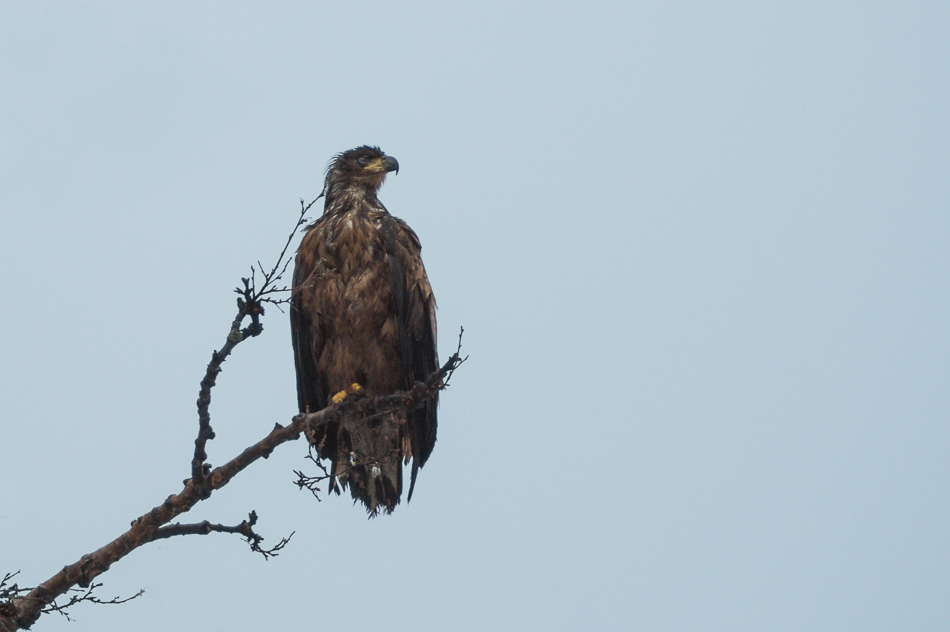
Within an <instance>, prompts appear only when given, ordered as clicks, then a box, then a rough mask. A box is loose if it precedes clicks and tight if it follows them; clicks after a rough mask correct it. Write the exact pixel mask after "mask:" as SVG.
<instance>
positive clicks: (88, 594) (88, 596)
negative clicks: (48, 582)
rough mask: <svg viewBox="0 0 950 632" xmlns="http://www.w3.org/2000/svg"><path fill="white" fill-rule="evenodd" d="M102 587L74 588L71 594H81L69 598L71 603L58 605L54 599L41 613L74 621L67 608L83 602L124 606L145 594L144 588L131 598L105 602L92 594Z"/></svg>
mask: <svg viewBox="0 0 950 632" xmlns="http://www.w3.org/2000/svg"><path fill="white" fill-rule="evenodd" d="M101 587H102V584H91V585H90V586H89V587H88V588H86V589H82V588H72V589H70V592H76V593H80V594H76V595H72V596H70V597H69V601H68V602H66V603H64V604H62V605H59V604H57V603H56V600H55V599H54V600H53V601H51V602H50V603H49V604H47V605H46V606H45V607H44V608H43V609H42V610H40V612H41V613H42V614H49V613H51V612H58V613H59V614H61V615H63V616H64V617H66V620H67V621H72V620H73V619H72V618H71V617H70V616H69V614H68V613H67V612H66V609H67V608H71V607H72V606H75V605H76V604H77V603H81V602H83V601H85V602H88V603H94V604H99V605H100V606H116V605H119V604H123V603H127V602H129V601H132V600H133V599H135V598H137V597H141V596H142V595H144V594H145V589H144V588H143V589H141V590H139V591H138V592H137V593H135V594H134V595H132V596H131V597H126V598H125V599H122V598H119V597H113V598H112V599H109V600H108V601H103V600H101V599H99V598H98V597H96V596H95V595H93V594H92V591H94V590H95V589H97V588H101Z"/></svg>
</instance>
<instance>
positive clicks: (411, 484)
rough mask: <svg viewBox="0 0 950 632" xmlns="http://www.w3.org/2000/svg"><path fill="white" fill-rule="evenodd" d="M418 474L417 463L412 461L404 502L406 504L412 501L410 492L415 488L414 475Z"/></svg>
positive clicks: (415, 460) (414, 460)
mask: <svg viewBox="0 0 950 632" xmlns="http://www.w3.org/2000/svg"><path fill="white" fill-rule="evenodd" d="M418 473H419V462H418V460H417V459H415V458H413V459H412V475H411V476H410V478H409V494H408V495H407V496H406V502H407V503H408V502H409V501H410V500H412V490H414V489H415V488H416V474H418Z"/></svg>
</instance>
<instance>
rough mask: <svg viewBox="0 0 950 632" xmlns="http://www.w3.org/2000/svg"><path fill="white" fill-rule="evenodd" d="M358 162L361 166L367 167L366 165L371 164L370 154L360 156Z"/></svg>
mask: <svg viewBox="0 0 950 632" xmlns="http://www.w3.org/2000/svg"><path fill="white" fill-rule="evenodd" d="M357 162H359V163H360V166H361V167H365V166H366V165H368V164H369V156H360V158H359V160H358V161H357Z"/></svg>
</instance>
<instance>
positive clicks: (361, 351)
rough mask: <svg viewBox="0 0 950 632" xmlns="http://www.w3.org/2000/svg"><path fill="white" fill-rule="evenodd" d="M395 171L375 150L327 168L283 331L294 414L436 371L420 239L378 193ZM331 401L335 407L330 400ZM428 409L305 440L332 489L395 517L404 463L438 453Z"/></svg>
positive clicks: (432, 411)
mask: <svg viewBox="0 0 950 632" xmlns="http://www.w3.org/2000/svg"><path fill="white" fill-rule="evenodd" d="M398 169H399V164H398V163H397V162H396V160H395V159H394V158H392V157H389V156H386V155H385V154H384V153H383V152H382V151H380V150H379V148H377V147H365V146H364V147H357V148H356V149H351V150H349V151H346V152H343V153H342V154H339V155H338V156H336V157H335V158H334V159H333V160H332V161H331V163H330V166H329V167H328V168H327V174H326V183H325V185H324V189H323V193H324V196H325V198H326V202H325V205H324V211H323V216H322V217H320V219H318V220H317V221H316V222H314V223H313V224H312V225H311V226H310V227H309V228H308V229H307V232H306V234H305V235H304V238H303V241H302V242H301V243H300V248H299V249H298V251H297V260H296V267H295V269H294V282H293V293H292V298H291V307H290V324H291V332H292V334H293V343H294V358H295V361H296V365H297V399H298V403H299V406H300V411H301V412H316V411H318V410H320V409H322V408H324V407H325V406H327V404H328V403H330V402H331V400H332V399H333V398H334V395H337V394H340V393H341V392H345V393H346V394H353V393H355V392H356V391H357V390H358V389H357V387H355V386H354V385H359V387H358V388H361V389H362V394H365V395H366V396H368V397H376V396H379V395H388V394H390V393H393V392H395V391H399V390H405V389H408V388H411V387H412V385H413V384H414V383H415V382H416V381H421V380H423V379H424V378H425V377H426V376H427V375H428V374H429V373H431V372H432V371H434V370H435V369H436V368H437V367H438V357H437V355H436V324H435V298H434V297H433V295H432V288H431V287H430V285H429V280H428V278H427V277H426V271H425V267H424V266H423V265H422V258H421V256H420V250H421V246H420V244H419V238H418V237H417V236H416V234H415V233H414V232H413V231H412V229H411V228H409V226H407V225H406V223H405V222H403V221H402V220H400V219H398V218H396V217H393V216H392V215H390V214H389V213H388V212H387V211H386V208H385V207H384V206H383V205H382V203H381V202H380V201H379V200H378V199H377V197H376V193H377V191H378V190H379V187H380V186H381V185H382V183H383V180H385V178H386V174H387V173H388V172H390V171H397V172H398ZM338 397H339V396H338ZM437 405H438V402H437V401H436V400H433V401H430V402H428V403H427V404H425V405H423V406H421V407H419V408H416V409H415V410H412V411H409V412H402V413H386V414H384V415H376V416H374V417H371V418H368V419H364V420H355V419H344V420H343V421H341V422H340V423H338V424H332V425H328V426H327V428H326V430H325V431H324V432H323V433H322V434H320V435H319V436H315V437H312V438H311V440H312V441H313V443H314V445H315V446H316V447H317V451H318V453H319V455H320V457H321V458H324V459H330V460H331V461H332V466H331V469H330V475H331V477H330V489H331V490H336V491H337V492H339V488H338V487H337V485H338V484H342V486H343V487H344V488H345V487H347V486H349V488H350V492H351V493H352V495H353V498H354V499H358V500H361V501H363V503H365V505H366V508H367V510H368V511H369V513H370V515H376V513H377V512H378V511H379V510H380V508H382V509H383V510H384V511H386V512H387V513H389V512H392V510H393V508H394V507H395V506H396V504H397V503H398V502H399V499H400V496H401V494H402V463H403V461H405V462H408V461H409V459H410V458H411V459H412V477H411V482H410V485H409V498H410V499H411V498H412V490H413V487H414V486H415V482H416V474H417V472H418V470H419V468H420V467H422V466H423V465H424V464H425V462H426V460H427V459H428V458H429V454H430V453H431V452H432V448H433V446H434V445H435V434H436V407H437Z"/></svg>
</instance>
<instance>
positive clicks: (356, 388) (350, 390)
mask: <svg viewBox="0 0 950 632" xmlns="http://www.w3.org/2000/svg"><path fill="white" fill-rule="evenodd" d="M350 395H359V396H360V397H366V389H365V388H363V387H362V386H360V385H359V384H357V383H356V382H353V383H352V384H350V385H349V386H348V387H347V388H345V389H343V390H342V391H340V392H339V393H337V394H336V395H334V396H333V398H332V399H331V401H332V402H333V403H334V404H339V403H340V402H342V401H343V400H344V399H346V398H347V397H349V396H350Z"/></svg>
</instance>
